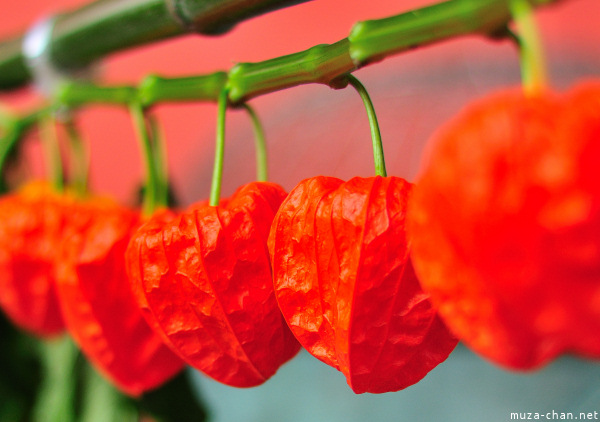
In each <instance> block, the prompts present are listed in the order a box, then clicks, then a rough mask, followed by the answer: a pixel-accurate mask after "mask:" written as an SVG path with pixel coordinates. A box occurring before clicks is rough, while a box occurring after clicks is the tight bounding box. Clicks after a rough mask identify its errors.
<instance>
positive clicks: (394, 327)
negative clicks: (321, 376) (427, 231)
mask: <svg viewBox="0 0 600 422" xmlns="http://www.w3.org/2000/svg"><path fill="white" fill-rule="evenodd" d="M410 191H411V185H410V184H409V183H407V182H406V181H405V180H403V179H400V178H397V177H385V178H383V177H380V176H377V177H371V178H358V177H356V178H353V179H351V180H349V181H347V182H343V181H341V180H339V179H336V178H332V177H314V178H311V179H307V180H304V181H303V182H301V183H300V184H299V185H298V186H296V188H294V189H293V190H292V192H290V194H289V196H288V198H287V199H286V200H285V201H284V202H283V204H282V205H281V208H280V209H279V211H278V213H277V215H276V217H275V220H274V222H273V227H272V229H271V234H270V237H269V249H270V252H271V258H272V261H273V274H274V285H275V294H276V296H277V300H278V302H279V306H280V307H281V310H282V312H283V315H284V317H285V319H286V321H287V322H288V324H289V326H290V328H291V329H292V332H293V333H294V335H295V336H296V338H297V339H298V340H299V341H300V343H301V344H302V345H303V346H304V347H305V348H306V349H307V350H308V351H309V352H310V353H311V354H312V355H314V356H315V357H317V358H318V359H320V360H322V361H323V362H325V363H327V364H328V365H331V366H333V367H334V368H337V369H338V370H340V371H341V372H343V373H344V375H345V376H346V379H347V381H348V384H349V385H350V387H351V388H352V390H353V391H354V392H356V393H364V392H371V393H384V392H389V391H397V390H400V389H403V388H406V387H408V386H410V385H412V384H415V383H416V382H418V381H419V380H421V379H422V378H423V377H424V376H425V375H426V374H427V373H428V372H429V371H430V370H432V369H433V368H434V367H435V366H436V365H438V364H439V363H441V362H442V361H444V360H445V359H446V358H447V357H448V355H449V354H450V352H451V351H452V350H453V349H454V347H455V346H456V339H455V338H454V337H453V336H452V335H450V333H449V332H448V330H447V329H446V327H445V326H444V324H443V323H442V322H441V320H440V319H439V318H438V316H437V314H436V312H435V310H434V309H433V308H432V306H431V303H430V302H429V296H428V295H427V294H426V293H424V292H423V291H422V290H421V287H420V286H419V283H418V281H417V279H416V277H415V275H414V272H413V269H412V264H411V260H410V257H409V252H410V251H409V245H408V242H407V238H406V233H405V218H406V204H407V200H408V196H409V194H410Z"/></svg>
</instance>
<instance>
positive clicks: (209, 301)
mask: <svg viewBox="0 0 600 422" xmlns="http://www.w3.org/2000/svg"><path fill="white" fill-rule="evenodd" d="M285 195H286V194H285V192H284V191H283V189H282V188H281V187H279V186H277V185H275V184H272V183H266V182H260V183H259V182H257V183H250V184H248V185H245V186H243V187H242V188H240V189H238V191H237V192H236V193H235V194H234V195H233V196H232V197H231V198H230V199H229V201H228V202H227V201H224V202H226V204H225V203H221V204H220V205H219V206H218V207H211V206H208V205H207V204H206V203H203V204H199V205H197V206H195V207H191V208H190V209H188V210H187V211H186V212H183V213H181V214H180V215H178V216H177V217H176V218H174V219H172V220H171V221H168V222H166V223H164V222H163V223H158V224H159V226H157V225H156V224H157V223H152V222H149V223H148V224H147V225H146V226H145V228H142V229H141V230H139V231H138V232H137V233H136V236H135V237H134V238H133V239H132V241H131V243H130V246H129V249H128V251H127V257H128V266H129V267H130V274H138V275H137V276H133V277H132V278H131V281H132V282H133V283H139V284H140V285H139V286H138V287H134V290H136V291H137V292H138V294H137V297H138V303H139V305H140V306H141V307H142V308H144V309H145V313H146V316H147V317H149V318H154V321H155V322H154V323H155V324H156V325H158V326H160V327H161V329H162V331H163V333H164V335H165V336H166V337H167V338H168V339H169V340H170V344H171V347H172V348H173V349H174V350H176V351H177V353H178V354H179V356H181V357H182V358H183V359H184V360H185V361H186V362H187V363H189V364H190V365H192V366H193V367H195V368H196V369H198V370H200V371H202V372H204V373H205V374H206V375H208V376H210V377H212V378H213V379H215V380H217V381H219V382H222V383H224V384H227V385H230V386H235V387H252V386H255V385H259V384H262V383H263V382H265V381H266V380H267V379H268V378H270V377H271V376H272V375H273V374H274V373H275V372H276V371H277V369H278V368H279V367H280V366H281V365H282V364H283V363H285V362H287V361H288V360H289V359H291V358H292V357H293V356H295V355H296V353H297V352H298V351H299V349H300V346H299V344H298V342H297V341H296V340H295V339H294V337H293V335H292V334H291V332H290V331H289V329H288V327H287V326H286V324H285V321H284V320H283V317H282V316H281V313H280V311H279V309H278V307H277V302H276V300H275V296H274V294H273V284H272V277H271V267H270V262H269V255H268V249H267V236H268V233H269V228H270V225H271V221H272V219H273V216H274V215H275V212H276V211H277V208H278V206H279V204H280V203H281V201H282V200H283V198H284V197H285ZM160 226H162V228H160ZM142 293H143V294H142Z"/></svg>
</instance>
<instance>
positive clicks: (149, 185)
mask: <svg viewBox="0 0 600 422" xmlns="http://www.w3.org/2000/svg"><path fill="white" fill-rule="evenodd" d="M129 111H130V113H131V118H132V120H133V125H134V128H135V131H136V135H137V139H138V141H139V147H140V150H141V153H142V157H143V161H144V167H145V173H146V175H145V180H146V183H145V186H144V202H143V205H142V210H143V213H144V214H145V215H151V214H152V213H153V212H154V210H155V209H156V206H157V202H158V201H157V199H158V198H157V192H158V176H157V174H156V164H155V163H154V152H153V146H152V141H151V138H150V135H149V134H148V126H147V121H146V116H145V114H144V109H143V108H142V106H141V104H140V103H139V102H132V103H131V104H130V106H129Z"/></svg>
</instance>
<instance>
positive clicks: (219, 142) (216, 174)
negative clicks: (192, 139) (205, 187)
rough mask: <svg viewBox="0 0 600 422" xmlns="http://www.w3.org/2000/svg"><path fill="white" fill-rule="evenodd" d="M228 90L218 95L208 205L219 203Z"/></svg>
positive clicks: (214, 205)
mask: <svg viewBox="0 0 600 422" xmlns="http://www.w3.org/2000/svg"><path fill="white" fill-rule="evenodd" d="M228 95H229V91H228V90H227V89H223V91H222V92H221V94H220V95H219V102H218V109H217V132H216V136H215V138H216V145H215V164H214V168H213V176H212V184H211V187H210V205H211V206H213V207H216V206H218V205H219V199H220V197H221V180H222V179H223V161H224V159H225V115H226V114H227V97H228Z"/></svg>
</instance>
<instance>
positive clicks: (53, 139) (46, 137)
mask: <svg viewBox="0 0 600 422" xmlns="http://www.w3.org/2000/svg"><path fill="white" fill-rule="evenodd" d="M55 124H56V122H55V120H54V117H53V115H52V113H48V114H47V115H45V116H43V117H42V118H41V122H40V131H41V139H42V143H43V147H44V153H45V158H46V169H47V174H48V177H49V178H50V181H51V183H52V186H53V187H54V189H56V190H57V191H58V192H62V191H63V190H64V171H63V161H62V157H61V151H60V142H59V140H58V135H57V133H56V126H55Z"/></svg>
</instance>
